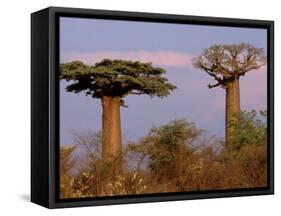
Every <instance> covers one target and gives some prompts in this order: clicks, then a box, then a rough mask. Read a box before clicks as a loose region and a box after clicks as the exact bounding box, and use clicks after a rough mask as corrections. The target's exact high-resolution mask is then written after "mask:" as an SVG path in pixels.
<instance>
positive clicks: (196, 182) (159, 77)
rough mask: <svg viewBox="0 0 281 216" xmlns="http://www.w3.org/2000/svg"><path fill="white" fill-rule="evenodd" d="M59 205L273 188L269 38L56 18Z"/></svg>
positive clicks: (229, 30) (224, 30)
mask: <svg viewBox="0 0 281 216" xmlns="http://www.w3.org/2000/svg"><path fill="white" fill-rule="evenodd" d="M59 24H60V28H59V35H60V37H59V40H60V51H59V52H60V53H59V55H60V70H59V73H60V95H59V96H60V104H59V107H60V108H59V109H60V113H59V114H60V119H59V122H60V156H59V161H60V165H59V175H60V178H59V180H60V182H59V197H60V198H61V199H72V198H91V197H104V196H121V195H139V194H155V193H157V194H159V193H167V192H169V193H170V192H194V191H213V190H216V191H217V190H227V189H244V188H248V189H250V188H264V187H267V184H268V182H267V62H266V53H267V30H266V29H259V28H245V27H243V28H242V27H241V28H240V27H222V26H221V27H220V26H207V25H194V24H193V25H191V24H190V25H189V24H169V23H154V22H136V21H117V20H103V19H92V18H71V17H61V18H60V20H59Z"/></svg>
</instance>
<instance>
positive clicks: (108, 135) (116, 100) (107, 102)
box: [101, 96, 122, 175]
mask: <svg viewBox="0 0 281 216" xmlns="http://www.w3.org/2000/svg"><path fill="white" fill-rule="evenodd" d="M101 101H102V110H103V112H102V159H103V161H104V162H105V163H107V164H108V165H110V166H111V168H110V170H111V174H113V175H118V174H120V173H121V171H122V156H121V153H122V144H121V121H120V97H109V96H103V97H102V99H101Z"/></svg>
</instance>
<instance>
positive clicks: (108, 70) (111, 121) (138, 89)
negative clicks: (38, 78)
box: [60, 59, 176, 173]
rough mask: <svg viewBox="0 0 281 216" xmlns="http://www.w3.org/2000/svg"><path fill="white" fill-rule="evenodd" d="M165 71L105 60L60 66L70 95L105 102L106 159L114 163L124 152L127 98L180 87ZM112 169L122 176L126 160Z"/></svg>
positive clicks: (103, 121)
mask: <svg viewBox="0 0 281 216" xmlns="http://www.w3.org/2000/svg"><path fill="white" fill-rule="evenodd" d="M165 72H166V71H165V70H164V69H163V68H160V67H153V66H152V64H151V63H141V62H139V61H125V60H110V59H104V60H102V61H101V62H98V63H96V64H95V65H93V66H89V65H85V64H84V63H83V62H81V61H73V62H69V63H65V64H61V65H60V78H61V79H64V80H66V81H71V83H70V84H69V85H68V86H67V87H66V90H67V91H69V92H74V93H79V92H81V91H82V92H85V94H86V95H88V96H91V97H93V98H98V99H101V104H102V109H103V113H102V158H103V160H104V161H105V162H107V163H111V162H112V160H115V158H117V157H119V156H120V155H121V152H122V144H121V143H122V140H121V122H120V118H121V117H120V107H121V106H123V107H127V105H126V104H125V101H124V98H125V97H127V96H128V95H141V94H146V95H149V96H151V97H154V96H157V97H161V98H162V97H166V96H168V95H169V94H170V92H171V91H172V90H174V89H175V88H176V86H174V85H173V84H171V83H169V82H168V80H167V79H166V78H165V77H163V74H165ZM115 165H116V166H115V167H112V172H119V173H121V172H122V170H121V168H122V160H119V164H118V163H116V164H115Z"/></svg>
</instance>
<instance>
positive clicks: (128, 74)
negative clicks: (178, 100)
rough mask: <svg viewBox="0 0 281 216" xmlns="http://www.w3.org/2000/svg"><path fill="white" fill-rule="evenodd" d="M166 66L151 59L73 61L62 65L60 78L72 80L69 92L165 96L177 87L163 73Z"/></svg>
mask: <svg viewBox="0 0 281 216" xmlns="http://www.w3.org/2000/svg"><path fill="white" fill-rule="evenodd" d="M165 72H166V71H165V70H164V69H163V68H160V67H153V66H152V64H151V63H141V62H139V61H126V60H111V59H104V60H102V61H101V62H98V63H96V64H95V65H85V64H84V63H83V62H81V61H73V62H69V63H65V64H61V65H60V79H65V80H67V81H73V82H72V83H71V84H69V85H68V86H67V87H66V90H67V91H69V92H74V93H78V92H81V91H84V92H85V93H86V95H90V96H92V97H94V98H101V97H102V96H111V97H115V96H119V97H125V96H127V95H129V94H138V95H139V94H147V95H150V96H151V97H153V96H157V97H165V96H167V95H169V94H170V92H171V91H172V90H174V89H175V88H176V86H174V85H173V84H171V83H169V82H168V80H167V79H166V78H165V77H164V76H163V75H164V74H165Z"/></svg>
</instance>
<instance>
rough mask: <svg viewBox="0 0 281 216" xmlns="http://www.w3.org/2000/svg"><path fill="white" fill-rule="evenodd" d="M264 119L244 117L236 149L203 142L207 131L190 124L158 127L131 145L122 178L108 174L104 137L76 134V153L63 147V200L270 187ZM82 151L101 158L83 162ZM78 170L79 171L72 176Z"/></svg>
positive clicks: (86, 156) (88, 157) (213, 141)
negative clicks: (76, 156) (103, 155)
mask: <svg viewBox="0 0 281 216" xmlns="http://www.w3.org/2000/svg"><path fill="white" fill-rule="evenodd" d="M265 116H266V112H261V116H259V115H257V113H256V112H255V111H251V112H246V111H243V112H242V113H241V114H240V115H239V124H238V123H237V122H236V123H235V124H237V125H236V126H235V127H234V128H235V137H233V140H232V142H233V145H234V146H235V148H230V147H229V146H224V145H223V142H222V141H221V140H218V139H213V138H212V137H209V138H207V139H203V138H202V137H203V132H204V131H203V130H201V129H198V128H197V127H196V125H195V124H194V123H192V122H189V121H187V120H185V119H178V120H174V121H171V122H169V123H167V124H164V125H162V126H159V127H153V128H151V130H150V131H149V133H148V134H147V135H146V136H145V137H143V138H141V139H140V140H139V141H137V142H135V143H129V144H127V147H126V148H125V149H124V151H123V154H122V159H123V160H124V162H125V163H124V170H123V173H122V174H118V175H115V174H114V173H111V172H110V173H109V172H107V170H108V167H109V166H114V163H115V162H114V161H113V162H112V163H113V164H105V163H103V161H102V160H101V159H100V156H98V154H100V151H99V146H100V145H101V143H100V141H98V142H96V141H97V140H99V139H100V138H99V137H100V134H99V133H85V134H79V133H77V134H76V135H77V136H78V137H79V138H77V139H75V140H76V141H79V140H80V141H79V142H76V143H77V144H76V147H75V148H74V147H72V148H73V149H71V148H70V149H66V147H62V148H61V157H60V159H61V167H65V168H62V169H61V173H60V176H61V182H60V187H61V197H63V198H81V197H97V196H112V195H127V194H151V193H162V192H182V191H202V190H204V191H205V190H222V189H232V188H235V189H238V188H257V187H266V185H267V147H266V143H267V135H266V123H265V122H264V121H263V120H261V118H264V117H265ZM247 135H249V136H247ZM81 140H83V142H82V141H81ZM93 140H95V141H93ZM85 143H86V144H87V145H85ZM90 143H92V144H90ZM93 143H94V144H93ZM237 146H239V148H238V147H237ZM79 148H82V149H84V151H85V152H87V151H90V152H91V151H94V152H95V151H97V154H96V153H94V155H95V157H92V156H91V155H92V154H91V153H90V154H88V153H86V154H83V155H82V156H81V157H83V158H84V160H83V163H79V162H78V161H77V160H76V159H74V158H73V153H74V151H78V149H79ZM80 150H81V149H80ZM117 159H118V158H117ZM129 164H134V166H132V165H129ZM73 167H75V168H76V169H77V170H78V172H76V173H74V172H72V171H71V170H72V169H73ZM105 183H106V184H105Z"/></svg>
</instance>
